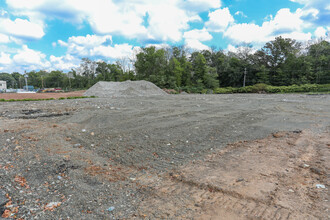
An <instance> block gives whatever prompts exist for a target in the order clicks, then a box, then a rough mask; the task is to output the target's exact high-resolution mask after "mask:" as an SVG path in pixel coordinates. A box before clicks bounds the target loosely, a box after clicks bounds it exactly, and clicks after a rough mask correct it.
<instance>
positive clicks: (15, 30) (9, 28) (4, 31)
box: [0, 12, 45, 42]
mask: <svg viewBox="0 0 330 220" xmlns="http://www.w3.org/2000/svg"><path fill="white" fill-rule="evenodd" d="M1 13H2V15H3V14H4V12H1ZM4 35H6V36H7V37H5V42H9V41H11V40H13V38H19V39H40V38H42V37H43V36H44V35H45V33H44V31H43V27H42V26H41V25H40V24H37V23H33V22H31V21H29V20H27V19H21V18H17V19H15V20H11V19H10V18H9V17H7V16H0V42H3V41H4V37H3V36H4ZM10 37H11V38H10Z"/></svg>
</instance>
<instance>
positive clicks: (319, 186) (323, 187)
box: [316, 184, 325, 189]
mask: <svg viewBox="0 0 330 220" xmlns="http://www.w3.org/2000/svg"><path fill="white" fill-rule="evenodd" d="M316 188H317V189H325V185H323V184H316Z"/></svg>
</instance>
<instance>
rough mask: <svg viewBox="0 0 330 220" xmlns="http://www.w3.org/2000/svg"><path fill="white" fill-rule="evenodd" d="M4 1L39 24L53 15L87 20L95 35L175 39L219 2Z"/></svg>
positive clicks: (82, 20)
mask: <svg viewBox="0 0 330 220" xmlns="http://www.w3.org/2000/svg"><path fill="white" fill-rule="evenodd" d="M7 4H8V6H9V7H11V8H12V9H13V10H14V11H15V13H16V15H24V16H28V17H29V18H30V20H31V21H36V22H39V23H43V22H44V20H46V19H54V18H57V19H62V20H65V21H70V22H73V23H79V24H82V23H84V22H87V23H88V24H89V25H90V26H91V27H92V29H93V30H94V32H95V33H97V34H111V35H119V36H124V37H126V38H135V39H138V40H141V41H148V40H149V41H163V42H164V41H172V42H178V41H180V40H181V39H182V32H183V31H185V30H187V29H188V28H189V25H188V23H189V22H195V21H201V18H200V17H199V16H198V13H199V12H201V11H207V10H210V9H212V8H219V7H220V6H221V1H220V0H158V1H153V0H133V1H131V0H126V1H117V0H94V1H90V0H66V1H64V0H29V1H26V0H7ZM146 15H148V18H147V25H146V24H145V22H146V21H145V20H146ZM165 18H166V19H165Z"/></svg>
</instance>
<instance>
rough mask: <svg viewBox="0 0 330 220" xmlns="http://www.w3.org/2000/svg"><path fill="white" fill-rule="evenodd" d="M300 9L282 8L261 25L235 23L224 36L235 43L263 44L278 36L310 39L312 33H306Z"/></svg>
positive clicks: (302, 39) (301, 39)
mask: <svg viewBox="0 0 330 220" xmlns="http://www.w3.org/2000/svg"><path fill="white" fill-rule="evenodd" d="M302 15H303V13H302V11H301V10H300V9H297V11H296V12H294V13H291V12H290V10H289V9H286V8H284V9H281V10H279V11H278V12H277V14H276V16H275V17H274V18H272V17H270V20H269V21H265V22H264V23H263V24H262V25H261V26H259V25H256V24H253V23H242V24H234V25H232V26H230V27H229V28H228V29H227V31H225V33H224V36H226V37H228V38H229V39H231V40H232V41H233V42H235V43H256V44H263V43H265V42H267V41H270V40H273V39H274V38H275V37H276V36H283V37H290V38H293V39H296V40H300V41H304V40H310V39H311V34H310V33H304V32H303V29H304V28H305V27H306V24H305V23H304V22H303V20H302V19H301V16H302Z"/></svg>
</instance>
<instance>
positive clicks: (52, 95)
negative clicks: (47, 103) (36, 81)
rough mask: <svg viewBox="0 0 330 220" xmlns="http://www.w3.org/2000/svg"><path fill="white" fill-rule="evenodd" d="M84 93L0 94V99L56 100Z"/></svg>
mask: <svg viewBox="0 0 330 220" xmlns="http://www.w3.org/2000/svg"><path fill="white" fill-rule="evenodd" d="M84 92H85V91H74V92H65V93H64V92H63V93H61V92H59V93H0V99H5V100H9V99H50V98H54V99H58V98H63V97H65V98H67V97H74V96H83V94H84Z"/></svg>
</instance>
